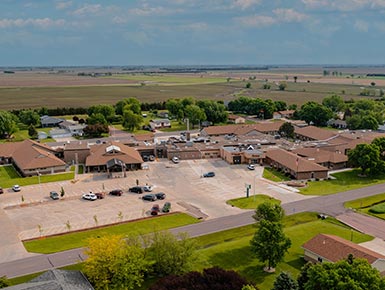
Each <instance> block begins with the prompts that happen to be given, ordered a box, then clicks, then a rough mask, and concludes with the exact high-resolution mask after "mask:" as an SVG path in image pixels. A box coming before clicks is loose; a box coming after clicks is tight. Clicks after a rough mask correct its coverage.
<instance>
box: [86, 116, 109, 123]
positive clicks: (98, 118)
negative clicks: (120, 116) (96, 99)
mask: <svg viewBox="0 0 385 290" xmlns="http://www.w3.org/2000/svg"><path fill="white" fill-rule="evenodd" d="M87 124H88V125H96V124H103V125H107V120H106V118H105V117H104V115H103V114H101V113H93V114H92V115H90V116H89V117H88V118H87Z"/></svg>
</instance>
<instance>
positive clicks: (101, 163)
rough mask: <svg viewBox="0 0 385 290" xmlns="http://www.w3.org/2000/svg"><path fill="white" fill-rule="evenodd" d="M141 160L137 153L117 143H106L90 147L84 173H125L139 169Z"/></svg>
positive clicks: (131, 148) (110, 174)
mask: <svg viewBox="0 0 385 290" xmlns="http://www.w3.org/2000/svg"><path fill="white" fill-rule="evenodd" d="M142 163H143V159H142V157H141V156H140V154H139V152H138V151H137V150H136V149H135V148H133V147H129V146H126V145H124V144H122V143H119V142H108V143H106V144H99V145H93V146H90V155H89V156H87V158H86V172H107V173H108V175H109V176H112V172H123V174H124V176H125V172H126V171H127V170H138V169H141V165H142Z"/></svg>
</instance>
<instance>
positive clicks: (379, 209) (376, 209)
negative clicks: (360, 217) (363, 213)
mask: <svg viewBox="0 0 385 290" xmlns="http://www.w3.org/2000/svg"><path fill="white" fill-rule="evenodd" d="M369 211H370V212H371V213H385V202H383V203H379V204H376V205H374V206H372V207H371V208H370V209H369Z"/></svg>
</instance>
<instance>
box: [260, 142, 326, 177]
mask: <svg viewBox="0 0 385 290" xmlns="http://www.w3.org/2000/svg"><path fill="white" fill-rule="evenodd" d="M265 163H266V164H268V165H270V166H271V167H273V168H274V169H277V170H279V171H282V172H283V173H285V174H288V175H290V176H291V177H292V178H295V179H298V180H301V179H306V180H308V179H325V178H327V177H328V169H327V168H326V167H324V166H321V165H318V164H316V163H314V162H311V161H309V160H307V159H305V158H302V157H299V156H298V155H296V154H294V153H292V152H289V151H286V150H283V149H278V148H277V149H271V150H268V151H267V152H266V159H265Z"/></svg>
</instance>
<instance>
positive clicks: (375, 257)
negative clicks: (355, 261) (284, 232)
mask: <svg viewBox="0 0 385 290" xmlns="http://www.w3.org/2000/svg"><path fill="white" fill-rule="evenodd" d="M302 248H303V249H304V251H305V254H304V259H305V260H306V261H310V262H313V263H317V262H318V263H322V262H331V263H335V262H337V261H340V260H343V259H346V258H347V257H348V256H349V255H350V254H352V255H353V256H354V257H355V258H361V259H366V260H367V261H368V262H369V264H371V265H372V267H373V268H376V269H377V270H378V271H380V273H381V274H384V273H385V256H384V255H381V254H379V253H377V252H374V251H372V250H369V249H367V248H364V247H362V246H360V245H357V244H355V243H353V242H351V241H348V240H345V239H343V238H340V237H337V236H334V235H327V234H318V235H317V236H315V237H313V238H312V239H311V240H309V241H307V242H306V243H305V244H303V246H302Z"/></svg>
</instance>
